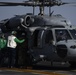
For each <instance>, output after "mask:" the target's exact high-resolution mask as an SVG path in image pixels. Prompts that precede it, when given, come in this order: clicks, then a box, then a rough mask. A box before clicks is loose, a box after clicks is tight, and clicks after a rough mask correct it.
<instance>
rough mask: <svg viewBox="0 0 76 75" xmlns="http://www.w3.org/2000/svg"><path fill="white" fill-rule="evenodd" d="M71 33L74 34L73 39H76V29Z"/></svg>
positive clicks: (71, 30)
mask: <svg viewBox="0 0 76 75" xmlns="http://www.w3.org/2000/svg"><path fill="white" fill-rule="evenodd" d="M69 31H70V33H71V34H72V36H73V38H74V39H76V29H70V30H69Z"/></svg>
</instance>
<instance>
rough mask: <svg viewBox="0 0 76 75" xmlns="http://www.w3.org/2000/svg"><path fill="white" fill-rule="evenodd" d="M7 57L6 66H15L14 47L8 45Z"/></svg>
mask: <svg viewBox="0 0 76 75" xmlns="http://www.w3.org/2000/svg"><path fill="white" fill-rule="evenodd" d="M8 51H9V57H8V66H9V67H11V66H13V67H14V66H15V61H16V49H15V48H10V47H8Z"/></svg>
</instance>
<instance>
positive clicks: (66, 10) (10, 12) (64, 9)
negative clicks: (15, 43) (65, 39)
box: [0, 0, 76, 25]
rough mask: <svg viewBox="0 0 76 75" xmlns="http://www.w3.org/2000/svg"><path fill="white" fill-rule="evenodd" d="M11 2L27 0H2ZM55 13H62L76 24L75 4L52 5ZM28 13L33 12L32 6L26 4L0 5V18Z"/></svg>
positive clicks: (74, 0)
mask: <svg viewBox="0 0 76 75" xmlns="http://www.w3.org/2000/svg"><path fill="white" fill-rule="evenodd" d="M0 1H2V2H3V1H6V2H7V1H10V2H22V1H26V0H0ZM62 1H63V2H76V0H62ZM35 9H36V10H35V14H38V13H39V11H38V8H35ZM52 11H54V13H53V14H61V15H62V16H64V17H65V18H67V19H69V20H70V21H71V23H72V25H76V7H75V6H73V5H62V6H55V7H52ZM26 13H32V7H27V6H26V7H24V6H13V7H12V6H10V7H9V6H0V20H3V19H6V18H11V17H13V16H14V15H21V14H26ZM48 13H49V12H48V8H46V9H45V14H48Z"/></svg>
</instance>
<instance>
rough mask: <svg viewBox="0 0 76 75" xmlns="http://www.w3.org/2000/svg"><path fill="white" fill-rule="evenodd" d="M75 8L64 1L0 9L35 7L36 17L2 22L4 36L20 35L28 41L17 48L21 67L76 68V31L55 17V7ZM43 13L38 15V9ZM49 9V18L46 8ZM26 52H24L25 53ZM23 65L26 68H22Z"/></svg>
mask: <svg viewBox="0 0 76 75" xmlns="http://www.w3.org/2000/svg"><path fill="white" fill-rule="evenodd" d="M65 4H71V3H68V2H62V1H61V0H29V1H24V2H20V3H19V2H0V6H19V5H21V6H32V7H33V13H26V15H15V16H14V17H12V18H10V19H4V20H1V21H0V28H1V30H2V32H3V33H5V34H8V35H9V34H10V33H11V31H17V37H18V38H20V39H23V38H24V39H25V40H26V41H25V42H24V43H23V44H21V45H20V44H18V46H17V57H16V64H17V65H26V66H28V65H33V64H36V63H38V62H40V61H50V62H58V61H59V62H62V61H63V62H66V61H68V62H69V63H70V64H71V66H76V60H75V59H76V29H75V28H73V27H72V24H71V22H70V21H69V20H67V19H66V18H65V17H63V16H62V15H60V14H57V15H53V12H51V7H53V6H61V5H65ZM37 6H38V7H39V10H40V13H39V14H38V15H34V11H35V7H37ZM46 6H47V7H49V15H45V14H44V7H46ZM22 51H23V52H22ZM22 63H23V64H22Z"/></svg>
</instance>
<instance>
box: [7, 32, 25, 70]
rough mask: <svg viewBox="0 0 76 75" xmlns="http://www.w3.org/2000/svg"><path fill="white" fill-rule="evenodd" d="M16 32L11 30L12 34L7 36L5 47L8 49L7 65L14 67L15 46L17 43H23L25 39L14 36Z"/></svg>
mask: <svg viewBox="0 0 76 75" xmlns="http://www.w3.org/2000/svg"><path fill="white" fill-rule="evenodd" d="M16 34H17V32H16V31H12V35H10V36H8V42H7V47H8V50H9V61H8V67H10V68H12V67H15V61H16V47H17V43H23V42H24V41H25V40H24V39H22V40H19V39H18V38H17V37H16Z"/></svg>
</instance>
